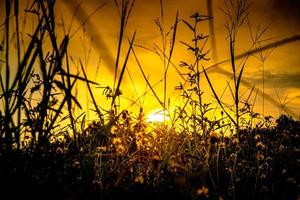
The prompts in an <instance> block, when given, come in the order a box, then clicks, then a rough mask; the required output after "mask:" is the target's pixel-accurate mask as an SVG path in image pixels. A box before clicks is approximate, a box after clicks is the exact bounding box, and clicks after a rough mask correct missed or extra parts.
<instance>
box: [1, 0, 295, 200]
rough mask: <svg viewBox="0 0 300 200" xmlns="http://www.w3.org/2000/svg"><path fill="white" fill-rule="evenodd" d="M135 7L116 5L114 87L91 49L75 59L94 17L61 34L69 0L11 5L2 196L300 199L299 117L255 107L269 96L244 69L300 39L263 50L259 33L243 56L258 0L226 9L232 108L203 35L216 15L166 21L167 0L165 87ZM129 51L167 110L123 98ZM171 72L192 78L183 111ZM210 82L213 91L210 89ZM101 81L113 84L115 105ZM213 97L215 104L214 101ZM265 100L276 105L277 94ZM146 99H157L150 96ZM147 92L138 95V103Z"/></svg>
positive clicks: (5, 41)
mask: <svg viewBox="0 0 300 200" xmlns="http://www.w3.org/2000/svg"><path fill="white" fill-rule="evenodd" d="M134 2H135V1H130V0H122V1H115V5H116V9H118V11H119V14H120V26H119V32H118V42H117V45H118V46H117V48H116V51H117V52H115V53H116V57H115V60H114V62H115V63H114V66H112V68H113V72H114V73H113V77H114V79H113V83H112V84H111V85H108V86H105V87H103V85H101V83H98V82H97V81H95V80H94V77H89V76H88V73H87V69H88V68H87V66H86V63H87V62H86V60H87V59H86V56H83V57H82V58H81V59H79V60H77V61H76V60H74V58H73V57H72V55H70V54H69V45H70V44H71V43H72V38H73V36H74V35H75V34H77V32H78V31H79V30H80V29H84V26H85V23H86V22H87V21H88V20H89V18H90V17H92V14H93V13H91V15H89V16H88V17H87V19H85V21H84V23H82V24H81V25H80V26H79V27H78V29H75V31H71V28H67V27H65V25H64V24H63V25H62V27H63V29H64V31H63V33H64V34H63V37H58V35H61V33H62V32H61V30H58V29H59V28H58V27H57V20H58V17H57V16H56V14H55V3H59V2H58V1H57V2H55V1H50V0H49V1H32V2H31V3H32V4H30V6H29V7H28V8H26V9H21V8H20V2H19V1H18V0H13V1H11V0H6V1H5V10H4V12H5V21H4V22H3V24H2V25H0V26H1V33H2V38H1V46H0V47H1V49H0V58H1V61H0V71H1V76H0V101H1V104H0V108H1V110H0V199H21V198H24V199H27V198H28V199H65V200H73V199H193V200H194V199H195V200H196V199H216V200H227V199H233V200H239V199H261V200H266V199H272V200H273V199H276V200H282V199H284V200H294V199H295V200H296V199H299V198H300V196H299V175H300V174H299V171H300V169H299V165H300V157H299V154H300V149H299V143H300V121H298V120H297V119H296V118H295V117H294V116H292V115H289V114H282V115H281V116H279V117H278V118H276V119H275V118H273V117H271V116H268V115H266V113H263V114H262V113H258V112H255V101H256V97H257V95H259V94H263V95H265V94H264V93H261V91H259V90H257V89H256V88H255V86H254V85H252V84H250V86H251V87H249V89H248V90H246V91H244V90H243V89H244V88H243V87H242V86H245V85H246V86H249V83H248V82H247V80H245V79H244V76H245V68H247V61H248V59H249V57H250V56H252V55H255V54H259V55H262V54H261V52H263V51H264V50H266V49H271V48H273V47H275V46H276V47H277V46H280V45H282V44H286V43H289V42H293V41H297V40H299V36H294V37H287V38H285V39H283V40H278V41H276V42H274V43H271V44H269V45H266V46H261V45H259V46H260V48H258V49H257V48H255V44H258V43H259V44H260V42H261V37H262V35H263V34H264V32H265V31H266V30H267V29H268V27H267V28H265V29H261V30H260V32H259V31H258V32H257V33H256V34H253V35H251V36H252V42H253V46H252V47H251V48H250V49H249V51H248V52H246V53H244V54H242V55H238V54H237V53H236V48H237V46H238V45H239V44H238V43H236V41H237V37H238V31H239V29H240V27H241V26H243V25H245V24H247V20H248V9H249V2H248V1H246V0H236V1H231V0H228V1H226V2H227V4H226V5H227V6H226V7H224V8H222V11H223V12H224V17H227V18H228V20H227V23H226V25H225V28H226V30H227V34H228V36H227V40H226V42H227V43H228V47H229V49H230V55H229V58H228V60H227V61H226V62H228V63H229V65H230V70H231V72H230V77H231V78H229V79H228V81H227V83H226V85H225V87H227V88H229V89H228V90H229V93H230V94H229V97H230V99H231V101H230V102H231V103H228V102H225V101H224V100H223V95H220V94H219V93H218V92H217V90H216V85H214V81H213V80H212V78H211V75H210V74H209V68H206V67H205V62H206V61H207V60H209V59H210V56H211V54H210V50H208V49H207V48H206V43H207V42H208V41H209V39H210V37H209V35H205V34H203V33H200V30H201V29H200V28H199V25H201V23H204V22H206V21H209V20H212V16H208V15H202V14H199V13H191V17H190V18H188V19H181V18H180V16H179V14H178V13H177V14H176V15H175V16H174V22H173V23H172V25H171V27H168V28H167V27H165V25H164V17H165V16H164V7H163V5H164V4H163V1H162V0H161V1H159V2H158V3H160V7H161V8H160V13H161V16H159V17H158V18H157V19H156V20H155V24H156V26H157V27H158V30H159V33H160V35H161V41H162V45H161V47H157V48H156V49H157V50H158V51H157V52H156V53H157V55H158V56H159V58H160V59H161V61H162V68H163V72H164V73H163V74H161V83H162V85H163V87H162V88H163V89H162V91H158V90H157V89H155V85H153V84H151V82H150V81H149V78H148V77H147V74H146V73H145V71H144V69H143V66H142V65H141V63H140V62H139V58H140V57H139V54H138V53H137V52H138V51H136V48H137V45H136V44H135V40H136V35H137V33H136V32H134V34H132V35H131V36H130V37H129V38H127V37H128V36H127V34H126V31H125V30H126V25H127V22H128V20H130V15H131V12H132V10H133V9H134ZM103 6H105V4H101V5H100V6H99V7H98V8H96V9H95V12H97V11H98V10H101V9H102V8H103ZM79 8H80V5H79V6H78V7H77V8H76V10H77V9H79ZM24 13H27V15H30V16H31V17H32V18H33V19H34V20H33V21H34V23H33V21H32V24H33V25H32V27H33V31H32V32H28V33H27V32H26V33H23V32H21V29H22V26H23V25H22V24H24V23H25V21H26V20H30V19H31V18H24V19H23V17H20V16H24ZM74 15H75V14H74ZM72 20H73V19H72ZM29 22H31V21H29ZM29 22H27V23H29ZM178 24H181V25H183V26H184V27H185V28H187V29H188V30H189V32H190V38H187V39H186V40H185V41H178V40H177V31H178V28H179V26H178ZM22 30H24V29H22ZM72 30H74V29H72ZM59 31H60V32H59ZM211 33H213V32H211ZM25 35H26V38H27V39H25V40H24V37H25ZM179 44H180V45H183V46H184V47H185V48H186V51H187V53H189V54H191V57H190V58H189V59H185V58H184V57H183V58H182V61H181V62H180V63H179V64H178V65H176V64H174V63H173V62H172V59H173V52H174V48H175V45H179ZM125 47H126V48H125ZM139 48H140V47H139ZM142 48H143V47H142ZM84 57H85V58H84ZM129 58H132V59H134V60H135V61H136V63H137V65H138V69H139V70H140V72H141V74H142V78H143V80H144V84H145V85H146V86H147V88H148V92H149V93H151V95H152V97H153V98H154V99H155V101H157V103H158V104H159V105H160V108H161V109H160V110H159V111H157V112H156V113H152V114H151V115H149V113H146V112H145V110H144V108H143V107H140V108H138V109H131V107H128V108H124V107H123V106H122V105H121V103H120V102H121V101H120V98H121V97H122V95H123V94H122V90H121V86H122V84H123V82H124V79H125V78H124V77H125V76H126V75H125V74H126V70H127V67H128V62H129ZM238 60H242V61H241V62H238ZM216 65H217V64H216ZM170 68H174V69H176V70H177V71H178V73H179V74H180V76H182V79H183V80H184V81H183V82H178V86H176V88H175V90H176V91H178V92H179V94H180V95H179V98H178V100H177V101H178V102H176V106H174V108H172V109H171V108H170V107H169V105H170V103H169V102H168V101H169V96H168V92H167V88H168V84H169V82H170V80H169V76H168V73H169V70H170ZM74 69H76V70H74ZM99 71H100V72H99V73H101V69H99ZM97 73H98V68H97ZM224 73H225V72H224ZM127 78H128V77H127ZM203 81H204V82H205V83H206V85H208V89H209V92H210V93H209V94H208V93H204V92H203V90H202V88H203V86H202V82H203ZM77 83H80V84H82V85H83V84H84V89H85V90H86V91H87V93H86V96H88V97H87V99H89V98H90V101H89V100H87V102H86V103H87V104H88V105H89V112H91V113H94V114H95V116H96V119H95V120H92V121H91V120H87V112H88V111H86V112H84V111H82V110H83V106H82V105H81V102H80V101H79V100H78V99H79V97H78V88H77V87H76V86H77ZM94 88H98V89H100V90H102V91H101V92H102V95H103V96H104V97H105V98H106V102H105V103H104V102H102V101H99V100H98V99H97V97H96V95H95V89H94ZM80 89H81V88H80ZM80 89H79V90H80ZM206 92H208V90H206ZM259 92H260V93H259ZM160 94H163V95H160ZM205 95H210V96H212V97H213V99H214V100H213V102H206V98H204V97H205ZM161 96H162V97H163V98H161ZM263 97H264V98H266V100H268V101H271V102H272V101H274V98H272V97H270V96H268V95H267V94H266V95H265V96H263ZM141 98H147V96H146V93H145V94H144V95H142V97H141ZM141 98H139V99H138V100H135V99H131V102H132V104H135V103H136V101H139V100H140V99H141ZM274 105H276V104H275V103H274ZM78 110H80V111H82V112H79V111H78ZM283 110H284V111H285V112H286V113H288V111H289V110H288V109H285V108H283ZM291 112H292V111H291ZM212 113H214V114H213V115H211V114H212ZM215 113H218V114H215ZM210 116H214V117H213V118H211V117H210Z"/></svg>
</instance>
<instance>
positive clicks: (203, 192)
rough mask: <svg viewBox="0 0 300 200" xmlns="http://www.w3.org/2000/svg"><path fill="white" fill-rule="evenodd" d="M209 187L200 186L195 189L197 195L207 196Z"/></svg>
mask: <svg viewBox="0 0 300 200" xmlns="http://www.w3.org/2000/svg"><path fill="white" fill-rule="evenodd" d="M208 193H209V189H208V188H207V187H205V186H202V187H201V188H199V189H197V192H196V194H197V196H204V197H209V195H208Z"/></svg>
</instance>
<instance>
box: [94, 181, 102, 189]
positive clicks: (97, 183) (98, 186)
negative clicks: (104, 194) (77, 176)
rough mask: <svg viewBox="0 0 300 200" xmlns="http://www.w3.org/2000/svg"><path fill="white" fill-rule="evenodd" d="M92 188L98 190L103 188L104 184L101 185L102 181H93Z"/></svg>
mask: <svg viewBox="0 0 300 200" xmlns="http://www.w3.org/2000/svg"><path fill="white" fill-rule="evenodd" d="M92 187H93V188H94V189H98V188H101V189H102V188H103V185H102V183H101V181H99V180H93V181H92Z"/></svg>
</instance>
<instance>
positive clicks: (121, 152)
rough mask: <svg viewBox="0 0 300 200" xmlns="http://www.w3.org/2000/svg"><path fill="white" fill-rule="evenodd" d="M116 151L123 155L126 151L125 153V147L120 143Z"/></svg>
mask: <svg viewBox="0 0 300 200" xmlns="http://www.w3.org/2000/svg"><path fill="white" fill-rule="evenodd" d="M116 151H117V154H120V155H123V154H124V153H125V151H126V150H125V147H124V145H121V144H120V145H118V146H117V149H116Z"/></svg>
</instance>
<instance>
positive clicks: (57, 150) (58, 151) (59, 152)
mask: <svg viewBox="0 0 300 200" xmlns="http://www.w3.org/2000/svg"><path fill="white" fill-rule="evenodd" d="M55 152H56V153H57V154H62V153H64V150H63V149H62V148H61V147H57V149H56V150H55Z"/></svg>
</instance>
